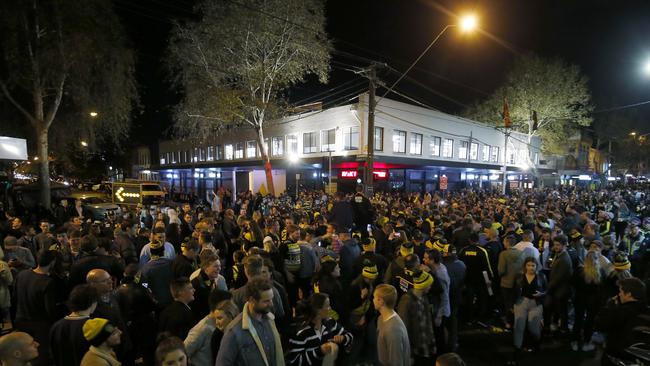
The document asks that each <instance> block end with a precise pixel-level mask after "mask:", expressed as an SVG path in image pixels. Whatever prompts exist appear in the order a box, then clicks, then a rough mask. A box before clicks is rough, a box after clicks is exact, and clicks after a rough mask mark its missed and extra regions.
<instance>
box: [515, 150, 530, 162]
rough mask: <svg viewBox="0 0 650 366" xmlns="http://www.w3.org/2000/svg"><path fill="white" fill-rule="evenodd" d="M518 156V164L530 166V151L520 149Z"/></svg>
mask: <svg viewBox="0 0 650 366" xmlns="http://www.w3.org/2000/svg"><path fill="white" fill-rule="evenodd" d="M517 155H518V156H517V164H528V149H518V150H517Z"/></svg>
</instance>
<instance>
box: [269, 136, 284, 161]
mask: <svg viewBox="0 0 650 366" xmlns="http://www.w3.org/2000/svg"><path fill="white" fill-rule="evenodd" d="M271 155H272V156H282V155H284V138H283V137H282V136H276V137H273V138H272V139H271Z"/></svg>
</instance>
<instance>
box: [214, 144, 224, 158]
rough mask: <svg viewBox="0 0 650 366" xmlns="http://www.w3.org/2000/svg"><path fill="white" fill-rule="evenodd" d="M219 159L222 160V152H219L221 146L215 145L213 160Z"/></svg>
mask: <svg viewBox="0 0 650 366" xmlns="http://www.w3.org/2000/svg"><path fill="white" fill-rule="evenodd" d="M221 159H223V150H221V145H217V146H215V147H214V160H221Z"/></svg>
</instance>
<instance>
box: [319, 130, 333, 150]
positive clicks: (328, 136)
mask: <svg viewBox="0 0 650 366" xmlns="http://www.w3.org/2000/svg"><path fill="white" fill-rule="evenodd" d="M320 139H321V144H322V145H321V150H320V151H336V129H334V128H332V129H331V130H326V131H321V132H320Z"/></svg>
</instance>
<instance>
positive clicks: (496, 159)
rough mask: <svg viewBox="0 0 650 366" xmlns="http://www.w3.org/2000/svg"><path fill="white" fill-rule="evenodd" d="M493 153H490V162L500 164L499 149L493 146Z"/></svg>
mask: <svg viewBox="0 0 650 366" xmlns="http://www.w3.org/2000/svg"><path fill="white" fill-rule="evenodd" d="M491 150H492V151H491V152H490V162H492V163H498V162H499V147H498V146H492V149H491Z"/></svg>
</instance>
